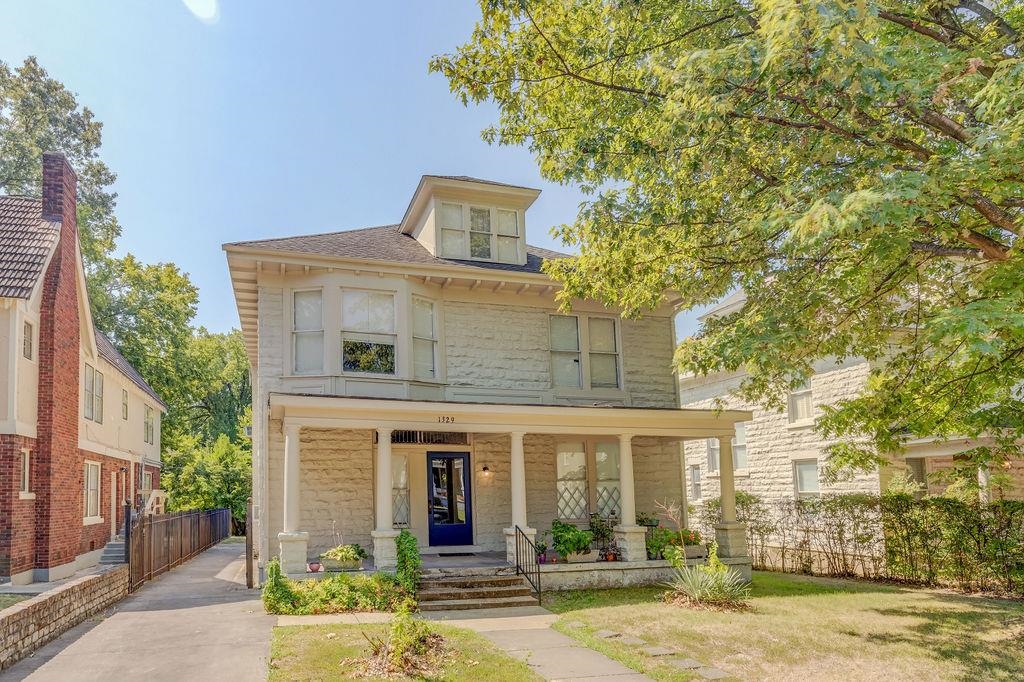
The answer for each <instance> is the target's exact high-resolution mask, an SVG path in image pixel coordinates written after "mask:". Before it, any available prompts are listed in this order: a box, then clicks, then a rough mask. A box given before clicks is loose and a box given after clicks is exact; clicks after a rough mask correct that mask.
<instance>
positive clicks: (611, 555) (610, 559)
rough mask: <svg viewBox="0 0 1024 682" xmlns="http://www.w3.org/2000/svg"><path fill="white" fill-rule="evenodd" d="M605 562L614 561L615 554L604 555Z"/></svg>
mask: <svg viewBox="0 0 1024 682" xmlns="http://www.w3.org/2000/svg"><path fill="white" fill-rule="evenodd" d="M604 560H605V561H615V552H607V553H605V555H604Z"/></svg>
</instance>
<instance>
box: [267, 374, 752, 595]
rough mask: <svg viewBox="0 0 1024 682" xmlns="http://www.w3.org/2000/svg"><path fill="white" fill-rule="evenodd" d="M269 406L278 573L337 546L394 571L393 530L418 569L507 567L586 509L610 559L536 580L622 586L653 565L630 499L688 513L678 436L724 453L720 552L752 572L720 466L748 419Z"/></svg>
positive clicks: (366, 404)
mask: <svg viewBox="0 0 1024 682" xmlns="http://www.w3.org/2000/svg"><path fill="white" fill-rule="evenodd" d="M270 408H271V412H270V419H269V424H268V428H269V432H270V433H269V435H270V438H269V441H270V452H269V457H268V458H267V465H266V470H265V471H263V472H260V473H259V474H258V476H259V479H258V480H262V481H263V485H262V486H260V487H259V489H257V490H256V491H255V492H256V497H257V498H258V501H259V502H258V504H259V507H260V508H259V509H258V511H257V519H258V524H257V525H258V527H259V534H260V542H261V544H262V545H263V547H262V551H261V556H270V555H272V554H274V553H275V552H274V550H279V556H280V559H281V562H282V568H283V570H284V571H285V572H286V573H288V574H293V575H294V574H302V573H305V570H306V564H307V562H308V561H309V560H310V559H313V558H315V557H317V556H318V555H319V553H320V552H322V551H324V550H326V549H327V548H329V547H331V546H334V545H336V544H341V543H342V542H344V543H351V542H354V543H356V544H360V545H362V546H364V547H365V548H367V549H368V550H370V551H371V553H372V555H373V565H374V566H375V567H377V568H380V569H389V568H393V567H394V565H395V561H396V555H395V543H394V540H395V537H397V535H398V533H399V531H400V530H401V529H403V528H408V529H409V530H410V532H412V533H413V534H414V535H416V537H417V540H418V541H419V544H420V547H421V551H422V553H423V555H424V557H425V560H426V562H427V563H428V564H429V563H430V562H431V561H436V562H437V563H439V564H444V563H447V564H449V565H450V564H451V563H452V560H455V563H462V564H463V565H465V566H471V565H474V564H476V565H479V563H480V562H481V561H486V562H487V563H488V564H491V565H493V564H500V563H502V558H503V559H504V565H509V564H514V562H515V528H516V527H519V528H520V529H522V531H523V533H524V534H525V535H526V536H527V537H528V538H530V540H532V541H536V540H537V538H538V535H542V534H543V533H544V531H545V530H547V528H548V524H549V523H550V521H551V520H552V519H556V518H557V519H561V520H563V521H564V520H568V521H570V522H577V523H579V524H581V525H584V527H585V524H586V519H587V516H588V514H589V513H590V512H597V513H599V514H601V515H602V516H606V517H613V518H614V519H615V526H614V530H613V533H614V539H615V542H616V543H617V545H618V547H619V549H620V558H621V561H618V562H608V563H609V564H616V566H615V567H614V568H607V567H604V566H601V567H600V568H595V566H597V564H591V565H589V568H588V569H583V568H580V569H576V568H571V567H572V566H574V565H571V564H569V565H567V564H553V565H548V566H545V567H544V572H545V573H546V574H551V575H552V576H555V575H559V576H561V578H564V579H566V580H570V581H571V580H572V577H573V574H574V573H577V572H580V571H584V570H589V571H590V572H591V573H599V574H601V575H606V576H607V577H608V579H609V580H611V576H613V575H614V576H616V577H615V579H614V584H624V581H626V582H625V584H632V583H630V582H628V579H627V578H624V577H623V575H624V574H623V572H624V571H627V572H628V571H630V570H632V571H634V572H636V573H637V575H640V574H646V573H651V572H652V571H654V570H655V568H656V567H657V568H660V567H659V566H657V564H659V563H661V562H648V560H647V551H646V543H645V533H646V529H645V528H644V527H643V526H639V525H637V523H636V518H637V511H638V504H639V505H640V508H639V510H640V511H645V512H651V511H653V510H654V503H655V502H656V501H669V502H676V503H678V504H680V505H681V506H682V507H683V508H685V505H686V489H687V486H686V481H685V476H684V469H683V464H682V458H681V442H682V441H684V440H687V439H696V438H717V439H718V440H719V443H720V447H721V450H722V453H723V454H722V456H721V458H720V459H721V462H722V470H721V474H720V475H721V481H722V488H723V495H722V506H723V519H724V522H723V523H722V524H721V525H720V526H719V527H718V528H716V539H717V540H718V543H719V554H720V556H722V557H723V558H724V559H726V560H727V562H728V563H733V564H735V565H736V569H737V570H739V571H741V572H743V573H748V572H749V561H750V560H749V557H748V556H747V549H746V543H745V534H744V529H743V527H742V525H740V524H737V523H736V522H735V503H734V489H733V481H732V473H733V472H732V471H731V469H730V468H729V466H728V465H729V464H731V462H732V458H731V457H730V456H729V452H730V448H731V439H732V436H733V433H734V424H735V422H738V421H743V420H746V419H749V418H750V415H749V413H748V412H743V411H723V412H714V411H711V410H683V409H660V408H624V407H593V406H547V405H508V404H483V403H451V402H443V403H442V402H430V401H410V400H390V399H365V398H345V397H336V396H319V395H317V396H303V395H294V394H271V396H270ZM278 434H279V435H278ZM275 540H276V542H274V541H275ZM442 554H443V555H447V556H444V557H439V559H432V557H435V556H439V555H442ZM452 555H467V556H452ZM440 558H443V559H444V561H440ZM604 563H605V562H601V564H604ZM666 566H667V564H666ZM563 574H564V575H563Z"/></svg>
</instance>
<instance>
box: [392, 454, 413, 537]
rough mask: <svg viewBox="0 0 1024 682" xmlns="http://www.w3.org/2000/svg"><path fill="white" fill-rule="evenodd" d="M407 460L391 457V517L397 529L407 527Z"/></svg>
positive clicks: (403, 456)
mask: <svg viewBox="0 0 1024 682" xmlns="http://www.w3.org/2000/svg"><path fill="white" fill-rule="evenodd" d="M409 510H410V504H409V458H408V457H406V456H405V455H402V454H393V455H391V517H392V521H393V523H394V525H395V526H396V527H399V528H408V527H409Z"/></svg>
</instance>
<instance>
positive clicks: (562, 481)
mask: <svg viewBox="0 0 1024 682" xmlns="http://www.w3.org/2000/svg"><path fill="white" fill-rule="evenodd" d="M556 457H557V460H556V473H557V476H558V479H557V482H556V490H557V494H558V517H559V518H561V519H585V518H587V511H588V504H587V451H586V448H585V447H584V444H583V443H582V442H569V443H559V444H558V451H557V454H556Z"/></svg>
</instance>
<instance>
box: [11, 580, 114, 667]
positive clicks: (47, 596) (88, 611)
mask: <svg viewBox="0 0 1024 682" xmlns="http://www.w3.org/2000/svg"><path fill="white" fill-rule="evenodd" d="M126 596H128V567H127V566H119V567H117V568H114V569H111V570H109V571H106V572H104V573H100V574H95V575H89V576H85V577H84V578H78V579H76V580H71V581H69V582H67V583H64V584H63V585H61V586H60V587H58V588H56V589H53V590H50V591H49V592H44V593H42V594H40V595H38V596H36V597H32V598H31V599H27V600H25V601H23V602H19V603H17V604H15V605H14V606H9V607H7V608H6V609H4V610H3V611H0V670H4V669H6V668H9V667H10V666H12V665H14V663H15V662H17V661H19V660H21V659H22V658H25V657H26V656H28V655H29V654H31V653H32V652H33V651H35V650H36V649H38V648H39V647H41V646H43V645H44V644H46V643H47V642H49V641H51V640H53V639H55V638H56V637H58V636H60V635H61V634H62V633H64V632H66V631H67V630H70V629H71V628H73V627H74V626H76V625H78V624H79V623H81V622H82V621H84V620H85V619H86V618H89V617H90V616H92V615H94V614H96V613H99V612H100V611H102V610H103V609H105V608H107V607H108V606H110V605H111V604H116V603H117V602H119V601H120V600H121V599H124V598H125V597H126Z"/></svg>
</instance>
